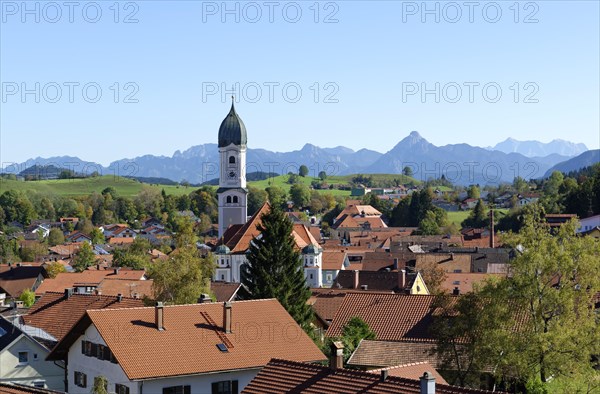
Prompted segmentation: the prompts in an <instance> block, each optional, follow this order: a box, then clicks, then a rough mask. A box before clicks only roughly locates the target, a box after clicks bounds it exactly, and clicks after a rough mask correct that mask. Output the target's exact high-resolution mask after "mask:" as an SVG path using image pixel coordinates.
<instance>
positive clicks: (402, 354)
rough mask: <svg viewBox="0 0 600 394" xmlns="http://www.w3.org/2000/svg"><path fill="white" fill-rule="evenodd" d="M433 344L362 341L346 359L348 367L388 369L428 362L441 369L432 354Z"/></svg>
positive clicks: (405, 341) (406, 341)
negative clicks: (394, 366) (395, 366)
mask: <svg viewBox="0 0 600 394" xmlns="http://www.w3.org/2000/svg"><path fill="white" fill-rule="evenodd" d="M435 347H436V344H435V342H423V341H420V340H417V341H411V340H403V341H375V340H368V339H363V340H362V341H361V342H360V344H359V345H358V347H357V348H356V350H355V351H354V353H352V355H351V356H350V359H348V365H352V366H360V367H370V368H373V367H389V366H393V365H399V364H408V363H415V362H428V363H429V364H431V365H433V367H434V368H441V367H442V361H441V360H440V359H438V356H437V354H435V353H434V350H435Z"/></svg>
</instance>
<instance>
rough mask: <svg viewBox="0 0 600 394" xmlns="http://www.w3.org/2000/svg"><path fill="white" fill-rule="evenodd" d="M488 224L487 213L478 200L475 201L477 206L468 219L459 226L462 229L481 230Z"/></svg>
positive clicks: (481, 202)
mask: <svg viewBox="0 0 600 394" xmlns="http://www.w3.org/2000/svg"><path fill="white" fill-rule="evenodd" d="M487 223H488V218H487V213H486V209H485V206H484V204H483V200H481V199H479V200H478V201H477V205H475V208H473V210H472V211H471V212H470V213H469V217H467V218H466V219H465V220H463V222H462V223H461V225H462V226H463V228H469V227H470V228H481V227H485V226H486V225H487Z"/></svg>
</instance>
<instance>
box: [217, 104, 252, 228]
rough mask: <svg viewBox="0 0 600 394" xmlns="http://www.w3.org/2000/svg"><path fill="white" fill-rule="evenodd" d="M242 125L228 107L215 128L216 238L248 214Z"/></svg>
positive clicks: (244, 127)
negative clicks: (217, 203) (216, 142)
mask: <svg viewBox="0 0 600 394" xmlns="http://www.w3.org/2000/svg"><path fill="white" fill-rule="evenodd" d="M246 141H247V138H246V126H244V122H242V119H241V118H240V117H239V115H238V114H237V113H236V112H235V107H234V105H233V97H232V103H231V110H230V111H229V113H228V114H227V116H226V117H225V119H223V122H222V123H221V127H220V128H219V156H220V172H219V189H218V190H217V198H218V200H219V237H221V236H222V235H223V233H224V232H225V230H227V227H229V226H231V225H232V224H245V223H246V219H247V216H248V209H247V196H248V190H247V189H246Z"/></svg>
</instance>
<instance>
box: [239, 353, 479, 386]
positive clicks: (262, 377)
mask: <svg viewBox="0 0 600 394" xmlns="http://www.w3.org/2000/svg"><path fill="white" fill-rule="evenodd" d="M420 392H421V389H420V381H419V380H415V379H406V378H401V377H397V376H388V377H387V378H386V379H385V380H381V377H380V376H379V375H376V374H373V373H369V372H363V371H357V370H350V369H336V370H334V369H331V368H329V367H328V366H323V365H316V364H307V363H300V362H294V361H288V360H280V359H273V360H271V361H270V362H269V364H267V366H266V367H265V368H263V369H262V370H261V371H260V372H259V373H258V375H257V376H256V377H255V378H254V379H252V381H251V382H250V384H249V385H248V386H246V387H245V388H244V390H243V391H242V393H244V394H279V393H318V394H329V393H331V394H356V393H370V394H384V393H385V394H388V393H389V394H391V393H395V394H413V393H414V394H419V393H420ZM436 393H438V394H477V393H487V391H483V390H475V389H467V388H463V387H456V386H448V385H445V384H439V383H436Z"/></svg>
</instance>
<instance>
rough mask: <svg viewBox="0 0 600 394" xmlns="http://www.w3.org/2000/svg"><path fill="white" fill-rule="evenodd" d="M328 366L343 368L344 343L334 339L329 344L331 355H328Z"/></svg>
mask: <svg viewBox="0 0 600 394" xmlns="http://www.w3.org/2000/svg"><path fill="white" fill-rule="evenodd" d="M329 368H331V369H342V368H344V344H343V343H342V342H341V341H336V342H333V343H332V344H331V356H329Z"/></svg>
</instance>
